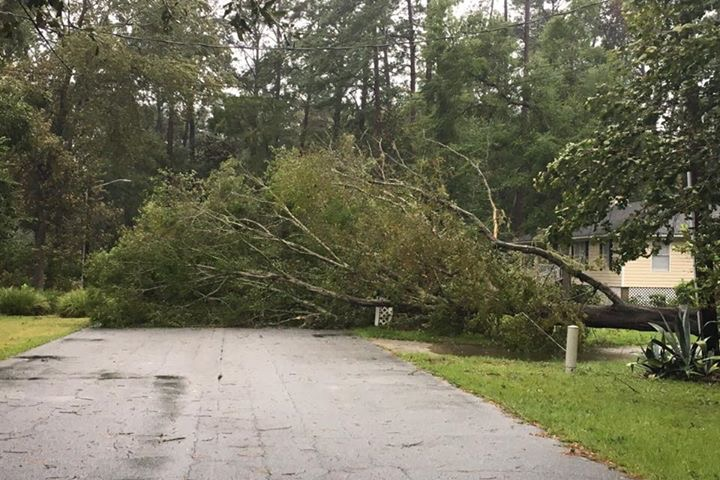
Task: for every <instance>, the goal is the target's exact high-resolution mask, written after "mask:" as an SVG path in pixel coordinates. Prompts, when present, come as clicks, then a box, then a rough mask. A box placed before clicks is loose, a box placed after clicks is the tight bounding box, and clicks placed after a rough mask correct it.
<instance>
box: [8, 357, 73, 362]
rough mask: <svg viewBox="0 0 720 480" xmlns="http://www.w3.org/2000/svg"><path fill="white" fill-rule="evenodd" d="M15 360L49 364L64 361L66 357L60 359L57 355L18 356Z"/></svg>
mask: <svg viewBox="0 0 720 480" xmlns="http://www.w3.org/2000/svg"><path fill="white" fill-rule="evenodd" d="M15 358H20V359H22V360H27V361H28V362H33V361H40V362H48V361H50V360H62V359H63V358H64V357H60V356H57V355H18V356H17V357H15Z"/></svg>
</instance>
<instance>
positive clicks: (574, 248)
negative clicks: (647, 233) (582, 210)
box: [570, 202, 695, 305]
mask: <svg viewBox="0 0 720 480" xmlns="http://www.w3.org/2000/svg"><path fill="white" fill-rule="evenodd" d="M639 208H640V203H639V202H635V203H630V204H629V205H628V206H627V208H625V209H623V210H619V209H616V210H613V211H611V212H610V214H609V215H608V221H609V229H610V230H612V229H615V228H617V227H619V226H620V225H622V223H623V222H624V221H626V220H627V219H628V218H629V217H630V216H632V215H633V213H635V212H636V211H637V210H638V209H639ZM691 222H692V220H691V219H689V218H686V217H685V216H683V215H677V216H676V217H675V218H674V219H673V230H674V234H675V237H674V239H673V241H672V242H671V243H670V244H669V245H663V246H662V247H661V248H660V250H659V251H658V252H657V253H655V254H652V255H650V256H649V257H640V258H638V259H636V260H632V261H630V262H628V263H626V264H625V265H623V267H622V269H621V271H620V273H616V272H614V271H613V270H612V269H611V265H612V261H613V245H612V242H611V241H609V240H605V239H603V237H607V232H608V230H605V229H604V228H605V227H586V228H582V229H580V230H577V231H575V232H573V236H572V243H571V246H570V254H571V255H572V256H573V257H574V258H575V259H577V260H579V261H581V262H582V263H584V264H586V265H587V270H586V273H587V274H589V275H590V276H592V277H593V278H595V279H596V280H598V281H600V282H603V283H604V284H606V285H608V286H609V287H612V288H613V290H615V291H616V293H618V295H620V296H621V297H623V298H624V299H625V300H630V301H634V302H637V303H641V304H648V305H652V304H662V303H663V302H664V301H672V300H674V299H675V289H674V287H675V286H676V285H678V284H679V283H680V282H684V281H685V282H686V281H689V280H693V279H694V278H695V266H694V261H693V257H692V255H691V254H690V253H687V252H681V251H680V249H679V247H681V246H682V245H683V243H684V239H683V237H682V236H681V234H680V227H681V226H682V225H683V224H685V225H688V224H690V223H691ZM657 233H658V235H659V236H661V237H664V236H665V235H666V234H667V230H666V229H661V230H659V231H658V232H657ZM649 250H650V246H649V245H648V252H649Z"/></svg>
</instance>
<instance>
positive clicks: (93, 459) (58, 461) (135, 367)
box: [0, 329, 624, 480]
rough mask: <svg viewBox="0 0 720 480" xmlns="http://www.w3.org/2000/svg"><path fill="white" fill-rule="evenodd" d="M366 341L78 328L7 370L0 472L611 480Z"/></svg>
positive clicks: (2, 376) (5, 365)
mask: <svg viewBox="0 0 720 480" xmlns="http://www.w3.org/2000/svg"><path fill="white" fill-rule="evenodd" d="M566 451H567V448H564V447H563V446H561V445H559V444H558V443H557V442H556V441H554V440H552V439H549V438H545V437H543V436H542V435H541V432H540V431H539V430H537V429H536V428H534V427H532V426H528V425H523V424H520V423H518V422H517V421H515V420H513V419H511V418H509V417H507V416H506V415H504V414H503V413H502V412H501V411H500V410H499V409H498V408H496V407H494V406H493V405H491V404H489V403H487V402H484V401H482V400H480V399H478V398H476V397H474V396H472V395H469V394H466V393H463V392H462V391H460V390H458V389H456V388H454V387H452V386H450V385H449V384H447V383H445V382H443V381H442V380H439V379H436V378H434V377H432V376H430V375H428V374H426V373H423V372H420V371H417V370H415V368H414V367H413V366H411V365H409V364H407V363H404V362H402V361H400V360H398V359H396V358H395V357H393V356H392V355H390V354H389V353H387V352H385V351H384V350H382V349H380V348H379V347H377V346H375V345H373V344H371V343H369V342H366V341H365V340H362V339H359V338H354V337H350V336H342V335H338V334H336V333H335V334H334V333H329V332H311V331H297V330H240V329H198V330H195V329H193V330H189V329H188V330H119V331H117V330H84V331H81V332H78V333H76V334H73V335H71V336H69V337H66V338H65V339H62V340H59V341H55V342H52V343H50V344H47V345H44V346H42V347H39V348H36V349H34V350H31V351H30V352H27V353H26V354H24V355H23V356H19V357H15V358H12V359H8V360H5V361H2V362H0V479H2V480H25V479H27V480H41V479H101V480H105V479H112V480H116V479H143V480H145V479H147V480H150V479H153V480H155V479H157V480H176V479H177V480H201V479H202V480H232V479H238V480H254V479H272V480H276V479H323V480H331V479H332V480H336V479H337V480H370V479H377V480H394V479H412V480H441V479H448V480H450V479H463V480H465V479H467V480H471V479H472V480H491V479H493V480H495V479H497V480H501V479H508V480H516V479H517V480H521V479H522V480H533V479H553V480H565V479H568V480H569V479H573V480H590V479H592V480H619V479H621V478H624V477H622V476H621V475H619V474H618V473H616V472H613V471H611V470H609V469H608V468H607V467H606V466H604V465H602V464H599V463H594V462H591V461H589V460H587V459H585V458H581V457H577V456H573V455H568V454H566Z"/></svg>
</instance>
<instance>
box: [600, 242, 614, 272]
mask: <svg viewBox="0 0 720 480" xmlns="http://www.w3.org/2000/svg"><path fill="white" fill-rule="evenodd" d="M600 258H601V259H602V262H603V263H602V266H603V268H607V269H608V270H612V266H613V265H612V242H601V243H600Z"/></svg>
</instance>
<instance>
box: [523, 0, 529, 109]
mask: <svg viewBox="0 0 720 480" xmlns="http://www.w3.org/2000/svg"><path fill="white" fill-rule="evenodd" d="M524 7H525V15H524V20H523V23H524V25H523V56H522V60H523V78H524V79H527V73H528V72H527V71H528V65H529V63H530V0H525V2H524ZM522 97H523V106H522V107H521V108H522V113H523V115H527V112H528V108H527V105H528V104H529V98H528V97H529V89H528V87H527V82H525V83H524V84H523V87H522Z"/></svg>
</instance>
